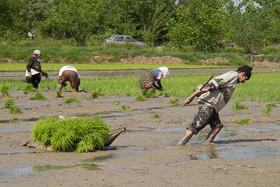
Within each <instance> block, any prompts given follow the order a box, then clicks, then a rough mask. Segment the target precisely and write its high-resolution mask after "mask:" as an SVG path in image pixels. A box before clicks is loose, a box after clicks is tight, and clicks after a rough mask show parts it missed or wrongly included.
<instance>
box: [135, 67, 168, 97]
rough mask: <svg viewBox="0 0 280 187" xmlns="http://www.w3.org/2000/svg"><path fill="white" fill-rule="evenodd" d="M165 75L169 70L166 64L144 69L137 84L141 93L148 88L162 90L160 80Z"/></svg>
mask: <svg viewBox="0 0 280 187" xmlns="http://www.w3.org/2000/svg"><path fill="white" fill-rule="evenodd" d="M167 75H169V70H168V68H167V67H166V66H162V67H159V68H155V69H152V70H147V71H145V72H144V73H143V74H141V75H140V79H139V85H140V88H141V89H142V90H143V93H145V92H146V91H147V90H149V89H152V90H160V91H163V87H162V85H161V80H162V79H163V78H165V77H166V76H167Z"/></svg>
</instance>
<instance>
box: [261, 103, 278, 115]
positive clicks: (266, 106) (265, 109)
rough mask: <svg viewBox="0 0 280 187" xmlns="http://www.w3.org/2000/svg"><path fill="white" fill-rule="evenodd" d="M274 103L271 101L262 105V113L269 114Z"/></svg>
mask: <svg viewBox="0 0 280 187" xmlns="http://www.w3.org/2000/svg"><path fill="white" fill-rule="evenodd" d="M275 107H276V105H275V104H273V103H269V104H266V105H265V106H264V107H263V110H262V112H263V114H270V113H271V111H272V108H275Z"/></svg>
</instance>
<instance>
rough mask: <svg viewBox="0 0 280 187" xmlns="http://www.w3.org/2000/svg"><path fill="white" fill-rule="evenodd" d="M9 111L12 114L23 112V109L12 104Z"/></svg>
mask: <svg viewBox="0 0 280 187" xmlns="http://www.w3.org/2000/svg"><path fill="white" fill-rule="evenodd" d="M9 112H10V114H21V113H22V111H21V109H20V108H19V107H18V106H16V105H12V106H11V107H10V108H9Z"/></svg>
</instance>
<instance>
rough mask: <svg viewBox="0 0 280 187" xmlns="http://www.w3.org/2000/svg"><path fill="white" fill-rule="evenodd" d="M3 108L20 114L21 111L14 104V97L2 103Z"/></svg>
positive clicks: (11, 112)
mask: <svg viewBox="0 0 280 187" xmlns="http://www.w3.org/2000/svg"><path fill="white" fill-rule="evenodd" d="M4 108H6V109H8V110H9V113H10V114H20V113H22V111H21V109H20V108H19V107H18V106H17V105H16V103H15V101H14V99H11V98H9V99H7V100H6V102H5V103H4Z"/></svg>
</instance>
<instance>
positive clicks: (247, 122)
mask: <svg viewBox="0 0 280 187" xmlns="http://www.w3.org/2000/svg"><path fill="white" fill-rule="evenodd" d="M250 121H251V120H250V119H249V118H244V119H240V120H235V121H234V123H236V124H239V125H248V124H249V123H250Z"/></svg>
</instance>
